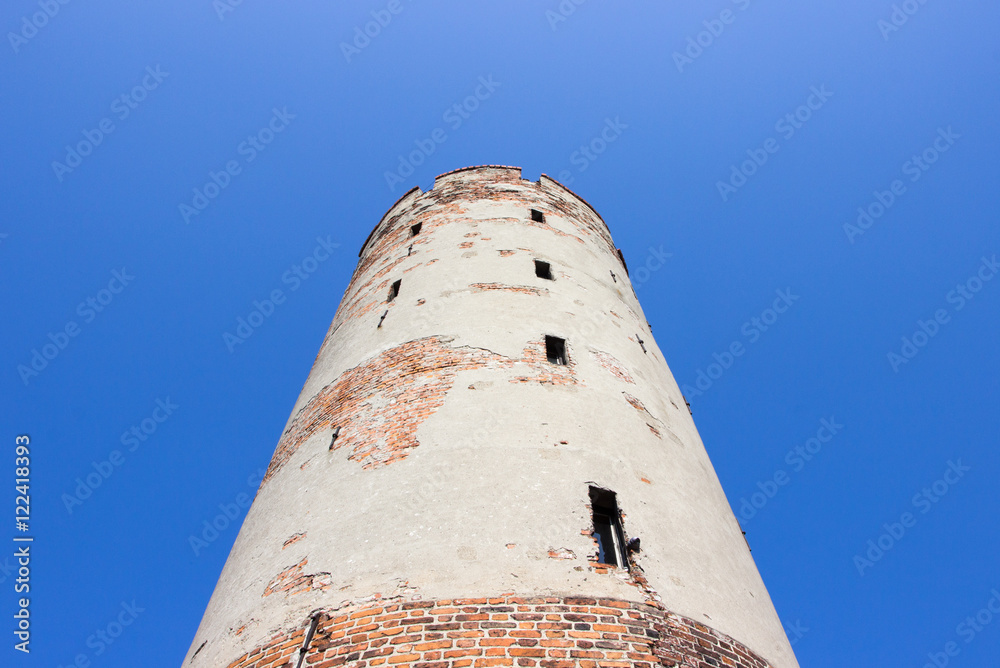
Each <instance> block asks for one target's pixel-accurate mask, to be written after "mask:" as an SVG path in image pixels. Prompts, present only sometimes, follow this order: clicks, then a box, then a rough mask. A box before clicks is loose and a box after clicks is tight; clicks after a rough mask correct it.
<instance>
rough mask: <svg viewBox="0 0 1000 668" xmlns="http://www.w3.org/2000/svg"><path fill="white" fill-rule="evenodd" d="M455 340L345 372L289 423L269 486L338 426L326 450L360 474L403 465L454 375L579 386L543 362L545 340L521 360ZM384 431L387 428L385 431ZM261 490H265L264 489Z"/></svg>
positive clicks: (415, 344) (417, 344) (428, 342)
mask: <svg viewBox="0 0 1000 668" xmlns="http://www.w3.org/2000/svg"><path fill="white" fill-rule="evenodd" d="M452 341H453V339H451V338H448V337H437V336H431V337H426V338H422V339H416V340H413V341H408V342H406V343H404V344H401V345H399V346H396V347H395V348H390V349H389V350H386V351H383V352H381V353H379V354H378V355H376V356H375V357H372V358H370V359H368V360H366V361H365V362H363V363H361V364H359V365H358V366H356V367H354V368H352V369H348V370H347V371H345V372H344V373H342V374H341V375H340V377H339V378H337V380H336V381H334V382H333V383H331V384H330V385H328V386H326V387H325V388H323V389H322V390H321V391H320V392H318V393H317V394H316V395H315V396H314V397H313V398H312V399H310V400H309V402H308V403H307V404H306V405H305V406H303V407H302V409H301V410H299V412H298V413H297V414H296V415H295V417H294V418H293V419H292V420H291V422H290V424H289V425H288V427H287V428H286V429H285V432H284V433H283V434H282V436H281V439H280V440H279V441H278V447H277V448H276V450H275V452H274V457H273V458H272V459H271V465H270V466H269V467H268V470H267V473H266V474H265V475H264V483H266V482H267V481H268V480H270V479H271V478H272V477H273V476H274V474H275V473H277V471H278V470H279V469H281V467H282V466H284V464H285V463H287V462H288V460H289V459H291V457H292V455H293V454H294V453H295V452H296V451H297V450H298V449H299V447H300V446H301V445H302V444H303V443H305V442H306V441H307V440H308V439H309V438H311V437H312V436H314V435H316V434H317V433H319V432H322V431H325V430H327V429H331V428H333V427H340V428H341V431H340V435H339V436H338V438H337V440H336V442H335V443H334V444H333V448H332V450H334V451H337V450H341V449H344V450H346V451H347V452H349V454H348V457H347V458H348V459H349V460H351V461H356V462H358V463H360V464H361V466H362V467H363V468H365V469H371V468H376V467H379V466H384V465H386V464H391V463H392V462H395V461H399V460H401V459H405V458H406V456H407V454H408V453H407V451H408V450H409V449H410V448H415V447H416V446H418V445H419V444H420V443H419V441H418V440H417V435H416V434H417V429H418V428H419V427H420V425H421V424H422V423H423V421H424V420H426V419H427V418H428V417H429V416H430V415H432V414H433V413H435V412H437V410H438V409H439V408H441V406H443V405H444V400H445V395H446V394H447V393H448V391H449V390H450V389H451V387H452V384H453V383H454V381H455V376H456V375H457V374H458V372H460V371H469V370H472V369H483V368H487V369H511V370H513V368H514V365H515V364H517V365H518V366H517V368H518V371H519V372H520V373H524V372H523V371H522V369H524V367H527V371H528V374H527V375H518V376H516V377H514V378H512V379H511V380H510V382H512V383H529V382H531V383H540V384H543V385H578V384H581V383H579V381H578V380H577V378H576V369H575V363H574V362H573V360H572V359H571V360H570V363H569V364H568V365H554V364H550V363H549V362H548V359H547V357H546V354H545V342H544V341H532V342H529V343H528V344H527V345H526V346H525V348H524V349H523V351H522V352H521V357H520V358H519V359H512V358H509V357H505V356H503V355H499V354H497V353H494V352H492V351H489V350H484V349H482V348H472V347H468V346H461V347H453V346H451V345H449V344H450V343H451V342H452ZM388 425H391V426H392V429H387V428H386V427H387V426H388ZM262 484H263V483H262Z"/></svg>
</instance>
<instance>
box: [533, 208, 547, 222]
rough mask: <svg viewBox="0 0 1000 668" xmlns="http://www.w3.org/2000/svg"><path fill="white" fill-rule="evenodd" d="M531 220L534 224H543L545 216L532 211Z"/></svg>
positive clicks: (534, 210)
mask: <svg viewBox="0 0 1000 668" xmlns="http://www.w3.org/2000/svg"><path fill="white" fill-rule="evenodd" d="M531 219H532V220H533V221H535V222H536V223H544V222H545V214H543V213H542V212H541V211H539V210H538V209H532V210H531Z"/></svg>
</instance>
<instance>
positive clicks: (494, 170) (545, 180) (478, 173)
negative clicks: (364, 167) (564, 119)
mask: <svg viewBox="0 0 1000 668" xmlns="http://www.w3.org/2000/svg"><path fill="white" fill-rule="evenodd" d="M475 183H479V184H480V185H481V186H482V187H484V188H486V189H487V190H485V191H482V192H480V193H479V194H480V195H483V194H488V193H489V190H488V189H489V188H490V186H491V185H494V186H496V188H502V186H503V184H519V185H524V184H529V183H530V184H534V185H536V186H538V187H539V189H541V190H543V191H548V192H550V193H551V194H552V195H553V196H556V197H558V196H561V197H564V198H572V199H575V200H577V201H578V202H580V203H581V204H583V205H584V206H586V207H587V209H589V211H590V214H591V215H593V217H594V218H596V219H597V220H598V221H600V222H601V224H602V225H603V226H604V228H605V230H606V232H607V234H608V238H609V240H610V235H611V230H610V228H608V224H607V223H606V222H605V221H604V218H602V217H601V214H599V213H597V209H595V208H594V207H593V206H591V204H590V202H588V201H587V200H585V199H584V198H583V197H581V196H580V195H578V194H577V193H575V192H573V191H572V190H571V189H569V188H568V187H567V186H565V185H563V184H562V183H560V182H559V181H557V180H556V179H554V178H552V177H551V176H549V175H548V174H545V173H544V172H543V173H542V175H541V176H540V177H539V178H538V180H537V181H532V180H530V179H524V178H521V168H520V167H511V166H509V165H472V166H469V167H459V168H458V169H453V170H451V171H450V172H445V173H443V174H438V175H437V176H436V177H435V178H434V185H433V187H432V188H431V190H429V191H427V192H425V191H424V190H422V189H421V188H420V186H413V187H412V188H410V189H409V190H407V191H406V192H405V193H403V195H402V196H401V197H400V198H399V199H398V200H396V203H395V204H393V205H392V206H391V207H389V210H388V211H386V212H385V214H384V215H383V216H382V218H381V220H379V222H378V223H377V224H376V225H375V227H374V228H373V229H372V231H371V233H369V235H368V238H367V239H365V243H364V244H362V246H361V250H359V251H358V257H361V256H363V255H364V253H365V249H366V248H368V245H369V243H370V242H371V241H372V240H373V239H374V238H375V237H376V234H377V233H378V232H379V229H380V228H382V226H383V224H384V223H385V222H386V221H387V220H392V219H394V218H396V217H398V216H400V215H402V214H403V212H405V211H406V210H408V209H410V208H411V207H415V206H418V205H419V203H420V202H421V200H422V198H423V196H424V195H426V194H427V193H433V192H435V191H440V190H441V189H445V188H449V187H460V186H461V185H463V184H464V185H467V186H471V185H472V184H475ZM475 194H476V193H474V192H473V191H472V190H469V191H468V192H467V193H466V195H467V196H474V195H475ZM497 194H500V193H499V192H498V193H497Z"/></svg>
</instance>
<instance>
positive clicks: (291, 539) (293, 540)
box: [281, 531, 306, 550]
mask: <svg viewBox="0 0 1000 668" xmlns="http://www.w3.org/2000/svg"><path fill="white" fill-rule="evenodd" d="M305 537H306V532H305V531H303V532H301V533H297V534H292V535H291V536H290V537H289V538H288V540H286V541H285V542H284V543H283V544H282V545H281V549H282V550H284V549H285V548H286V547H288V546H289V545H293V544H295V543H297V542H299V541H300V540H302V539H303V538H305Z"/></svg>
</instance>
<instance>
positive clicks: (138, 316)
mask: <svg viewBox="0 0 1000 668" xmlns="http://www.w3.org/2000/svg"><path fill="white" fill-rule="evenodd" d="M577 2H579V0H577ZM223 3H225V4H223ZM393 10H395V13H393ZM570 10H572V11H570ZM46 11H48V13H49V14H51V16H48V15H46V14H45V12H46ZM40 12H41V13H40ZM372 12H375V17H376V18H377V17H381V18H382V20H383V22H384V23H385V25H384V26H379V28H378V31H377V34H376V35H375V36H374V37H371V38H369V39H367V41H365V40H364V39H358V41H357V43H356V44H355V43H354V40H355V38H356V35H357V34H358V32H359V31H363V30H364V29H365V25H366V23H368V22H371V21H373V20H374V19H373V14H372ZM388 19H391V20H388ZM39 26H40V27H39ZM0 27H2V29H3V32H4V34H5V35H6V37H5V39H4V41H5V44H4V45H0V52H2V55H0V70H2V77H3V86H2V87H0V102H2V106H3V109H4V114H3V118H4V122H3V124H2V126H0V136H2V146H3V160H2V161H0V173H2V179H3V180H2V183H3V197H2V198H0V235H2V236H0V267H2V269H0V275H2V285H3V290H2V291H0V300H2V305H3V313H4V314H5V318H4V323H5V324H4V326H3V327H2V328H0V351H2V352H0V355H2V364H0V371H2V373H0V392H2V400H3V401H2V405H3V411H2V426H3V429H2V431H0V434H2V438H3V439H4V440H5V443H6V445H5V446H4V449H3V452H4V453H6V454H5V455H4V457H5V460H6V464H4V466H7V467H9V468H8V471H9V473H8V474H4V475H5V478H4V479H6V480H8V481H10V480H11V479H12V478H13V477H14V475H15V474H14V468H15V463H14V456H15V455H14V447H15V445H14V439H15V437H16V436H17V435H18V434H29V435H30V437H31V441H32V445H31V457H32V467H31V498H32V505H31V510H32V515H31V530H30V534H31V535H33V536H34V537H35V543H34V544H33V547H32V550H33V558H32V564H31V568H32V572H31V578H32V580H31V582H32V591H31V596H32V604H31V615H32V617H31V620H32V629H33V635H32V644H31V650H32V652H31V654H30V655H29V656H25V655H23V654H22V653H20V652H17V651H15V650H14V649H13V644H14V641H13V639H12V636H10V635H8V636H6V637H7V638H8V641H7V642H6V645H5V646H4V647H3V648H0V652H2V653H3V656H4V657H5V658H4V659H3V661H2V662H3V664H4V665H30V666H34V665H37V666H48V667H55V666H60V665H63V666H69V665H71V664H72V663H73V662H74V661H75V660H76V657H77V656H78V655H82V656H83V657H84V658H85V659H86V661H89V662H91V664H92V665H93V666H95V667H96V666H109V667H110V666H133V665H154V666H175V665H178V664H179V663H180V661H181V659H182V657H183V655H184V652H185V651H186V649H187V647H188V644H189V643H190V640H191V638H192V637H193V635H194V632H195V629H196V627H197V624H198V622H199V620H200V617H201V614H202V612H203V611H204V607H205V604H206V603H207V601H208V597H209V596H210V594H211V591H212V588H213V586H214V583H215V581H216V579H217V577H218V575H219V573H220V571H221V568H222V565H223V563H224V561H225V559H226V556H227V554H228V550H229V548H230V547H231V545H232V542H233V540H234V539H235V536H236V532H237V528H238V524H239V521H240V519H241V518H242V516H243V513H244V512H245V508H244V507H243V506H244V505H245V503H243V501H245V499H246V497H248V496H252V495H253V493H254V491H255V489H256V482H257V480H259V473H258V472H259V471H260V469H262V468H263V467H266V465H267V463H268V461H269V459H270V455H271V453H272V451H273V448H274V445H275V443H276V442H277V439H278V436H279V434H280V432H281V429H282V428H283V426H284V423H285V421H286V419H287V417H288V414H289V411H290V410H291V407H292V404H293V402H294V400H295V397H296V396H297V394H298V392H299V390H300V389H301V387H302V384H303V382H304V380H305V378H306V375H307V373H308V371H309V368H310V365H311V363H312V361H313V359H314V357H315V354H316V352H317V350H318V348H319V345H320V343H321V341H322V338H323V336H324V334H325V332H326V328H327V326H328V324H329V322H330V320H331V319H332V317H333V314H334V310H335V308H336V305H337V303H338V301H339V299H340V296H341V294H342V293H343V290H344V288H345V287H346V284H347V280H348V279H349V277H350V274H351V272H352V270H353V268H354V265H355V262H356V258H357V251H358V249H359V248H360V246H361V244H362V242H363V241H364V239H365V237H366V236H367V235H368V233H369V232H370V231H371V228H372V227H373V226H374V224H375V223H376V222H377V221H378V220H379V218H380V217H381V216H382V214H383V213H384V212H385V210H386V209H388V208H389V206H391V204H392V203H393V202H394V201H395V200H396V199H397V198H398V197H399V196H400V195H401V194H402V193H403V192H405V190H407V189H408V188H410V187H412V186H414V185H419V186H421V187H423V188H425V189H426V188H429V187H430V185H431V184H432V183H433V178H434V176H435V175H436V174H439V173H442V172H445V171H449V170H451V169H455V168H458V167H462V166H467V165H474V164H507V165H519V166H521V167H523V170H524V172H523V175H524V176H525V177H526V178H531V179H537V178H538V175H539V174H541V173H543V172H544V173H547V174H549V175H551V176H554V177H556V178H561V179H562V180H563V181H564V182H565V183H566V184H567V185H569V186H570V187H571V188H572V189H573V190H575V191H576V192H577V193H579V194H580V195H581V196H582V197H584V198H586V199H587V200H588V201H589V202H590V203H591V204H593V205H594V207H595V208H596V209H597V210H598V211H599V212H600V213H601V214H602V216H603V217H604V219H605V220H606V221H607V222H608V225H609V227H610V228H611V231H612V234H613V235H614V238H615V240H616V242H617V243H618V245H619V246H621V248H622V249H623V251H624V253H625V257H626V259H627V260H628V262H629V266H630V269H631V270H632V278H633V281H634V282H635V283H636V284H638V294H639V298H640V301H641V303H642V306H643V308H644V310H645V313H646V315H647V317H648V319H649V322H650V324H651V325H652V327H653V330H654V333H655V336H656V339H657V342H658V344H659V345H660V347H661V348H662V350H663V352H664V354H665V356H666V358H667V360H668V362H669V364H670V366H671V368H672V370H673V372H674V375H675V377H676V378H677V380H678V382H679V383H681V384H682V385H684V386H688V387H689V388H690V389H689V390H688V392H687V394H688V399H689V401H690V402H691V405H692V408H693V411H694V417H695V420H696V423H697V425H698V428H699V430H700V432H701V434H702V437H703V439H704V441H705V443H706V447H707V448H708V450H709V453H710V455H711V456H712V459H713V462H714V464H715V467H716V469H717V471H718V473H719V477H720V479H721V481H722V484H723V487H724V488H725V491H726V494H727V495H728V497H729V500H730V503H731V504H732V506H733V508H734V511H735V512H737V514H738V515H739V516H741V522H742V523H743V527H744V529H745V530H746V531H747V538H748V540H749V543H750V545H751V547H752V548H753V554H754V557H755V559H756V562H757V565H758V567H759V568H760V570H761V573H762V575H763V577H764V580H765V583H766V584H767V586H768V588H769V591H770V593H771V596H772V599H773V600H774V603H775V606H776V608H777V610H778V613H779V615H780V616H781V618H782V620H783V621H784V622H785V624H786V625H787V627H788V628H789V629H790V638H791V640H793V641H794V649H795V651H796V653H797V655H798V657H799V659H800V662H801V663H802V665H803V666H840V665H843V664H844V663H845V662H849V663H850V664H851V665H859V666H923V665H925V664H926V663H927V662H928V661H931V660H932V657H935V656H936V657H937V658H938V659H939V660H942V659H941V657H942V656H944V657H945V658H946V659H947V661H948V665H954V666H989V665H994V664H995V661H996V657H997V656H998V655H1000V619H993V618H992V617H993V615H992V613H989V614H988V615H987V614H983V613H982V612H981V611H983V610H984V609H987V610H988V608H987V606H988V604H989V603H990V602H991V601H993V602H994V606H997V605H998V604H1000V600H997V599H995V598H993V597H994V596H995V594H994V593H993V592H994V590H998V589H1000V569H998V568H997V552H998V548H1000V540H998V536H997V522H996V517H995V513H996V510H997V506H998V504H997V496H996V484H995V481H996V479H997V477H998V474H1000V456H998V455H997V441H998V429H997V415H998V411H997V406H998V399H1000V393H998V384H997V380H996V379H997V377H998V373H1000V355H998V353H997V349H996V342H997V340H998V334H1000V317H998V313H1000V311H998V304H1000V279H996V277H995V276H993V275H992V273H995V272H996V271H997V270H996V268H994V267H993V265H994V263H995V259H994V258H996V256H997V254H998V253H1000V234H998V228H997V214H996V206H995V200H996V192H997V186H996V184H997V181H998V177H1000V167H998V164H1000V163H998V161H997V157H996V156H997V155H998V154H1000V146H998V143H1000V142H998V139H1000V132H998V125H997V120H996V118H997V112H998V103H1000V95H998V93H1000V83H998V82H1000V76H998V75H1000V42H998V39H997V34H998V30H997V28H998V27H1000V8H998V7H997V5H996V4H995V3H988V2H985V1H982V0H972V1H970V2H965V3H960V4H958V5H956V4H954V3H952V4H948V3H944V2H941V1H940V0H927V1H926V2H923V3H920V2H917V1H916V0H909V1H908V2H901V3H896V4H895V5H894V4H893V2H891V1H890V0H886V1H885V2H879V1H867V2H860V1H858V0H847V1H841V2H833V1H831V0H820V1H817V2H810V3H791V2H782V1H779V0H776V1H772V2H765V1H764V0H737V1H736V2H732V1H730V0H713V1H712V2H705V3H696V4H695V3H688V4H682V3H665V4H662V5H656V6H650V5H647V4H633V3H610V2H600V1H599V0H587V1H585V2H580V3H579V4H576V3H575V2H573V1H572V0H565V1H564V2H562V3H561V5H560V3H559V2H558V1H557V0H551V1H549V2H530V3H529V2H520V1H511V2H505V3H498V4H494V3H458V2H441V3H435V4H433V5H432V4H430V3H419V2H412V1H411V0H399V2H398V3H390V2H388V1H383V0H375V1H365V2H359V3H350V4H348V5H337V6H333V5H331V4H330V3H319V2H289V3H281V4H280V5H277V4H274V3H272V4H271V5H265V4H264V3H259V2H253V1H250V0H247V1H245V2H242V3H240V4H238V5H235V6H232V5H230V4H228V0H219V1H218V2H215V3H214V4H213V2H212V1H211V0H198V1H197V2H192V3H163V2H154V3H127V2H122V1H118V2H111V1H105V2H91V3H83V2H68V3H67V4H59V3H58V2H57V1H56V0H42V1H41V2H38V1H37V0H36V1H28V0H15V1H13V2H10V3H7V4H6V5H5V7H4V9H3V10H0ZM369 30H371V32H373V33H375V32H376V30H375V29H374V28H369ZM699 42H700V44H699ZM345 44H347V45H351V46H350V47H345V46H344V45H345ZM484 81H485V82H486V83H483V82H484ZM477 91H478V94H479V97H478V99H477V98H476V97H475V96H476V94H477ZM469 96H473V100H472V101H469V99H468V98H469ZM456 104H458V105H465V107H464V108H463V109H462V112H461V113H460V112H459V111H455V110H454V105H456ZM449 110H452V111H450V112H449ZM789 115H790V117H789ZM610 127H614V128H615V129H614V131H613V132H610V131H609V132H606V133H605V138H607V137H610V136H614V139H613V141H610V142H607V143H604V144H602V142H601V141H597V140H598V139H599V138H601V134H602V132H603V131H604V130H605V128H610ZM250 138H253V139H252V140H251V139H250ZM255 143H256V146H255ZM414 151H417V152H418V153H417V154H415V156H416V157H415V158H413V159H412V160H411V154H413V152H414ZM598 151H600V152H598ZM588 152H589V155H588ZM401 161H402V162H405V163H406V164H401ZM417 162H419V164H416V165H414V164H412V163H417ZM57 163H58V164H57ZM410 167H412V173H410ZM387 173H388V174H395V176H387ZM213 175H214V176H213ZM399 181H401V182H399ZM196 191H197V192H196ZM202 197H203V198H204V199H199V198H202ZM185 207H190V208H185ZM859 208H860V209H861V210H862V211H863V212H866V213H867V216H870V218H868V217H863V216H862V214H861V213H859ZM192 211H197V213H192ZM859 217H861V222H860V224H859V222H858V221H859ZM664 254H670V255H669V257H668V258H666V259H665V260H664V259H662V256H663V255H664ZM321 256H322V257H324V258H325V259H323V260H322V261H319V260H317V261H316V262H315V263H314V262H310V261H306V262H303V261H304V260H305V259H306V258H308V257H313V258H319V257H321ZM643 267H647V269H646V270H645V271H643V270H642V269H641V268H643ZM650 269H653V270H652V271H650ZM987 276H988V278H987ZM993 279H996V280H993ZM293 286H294V289H293ZM276 289H281V290H283V294H284V296H285V300H284V301H283V302H282V303H281V304H279V305H276V306H275V308H274V311H273V313H271V314H270V315H269V316H268V317H267V318H265V319H264V320H263V322H262V323H260V325H259V326H258V327H256V328H254V329H252V334H251V335H250V336H249V337H246V338H245V340H243V341H242V342H239V343H235V344H234V343H232V340H231V339H229V340H228V344H227V339H226V338H225V337H224V335H225V334H226V333H227V332H228V333H234V332H236V330H237V326H238V323H239V319H240V318H244V319H246V318H248V317H249V314H250V313H251V311H253V309H254V301H255V300H257V301H260V300H263V299H266V298H267V297H268V295H269V294H270V293H271V292H272V291H273V290H276ZM779 292H780V294H779ZM782 295H783V296H782ZM88 300H91V301H89V302H88ZM776 300H778V301H777V302H776ZM775 306H778V307H779V308H780V309H783V312H781V313H778V312H777V310H775V311H769V309H772V308H774V307H775ZM755 318H756V319H757V320H756V321H755V320H754V319H755ZM904 339H905V341H904ZM734 344H736V346H735V350H742V353H741V354H740V355H739V356H734V357H733V358H732V359H731V360H730V359H729V358H728V357H727V353H728V352H729V351H730V350H733V349H734V348H733V346H734ZM46 346H48V347H47V348H46ZM34 351H38V356H36V355H35V352H34ZM890 354H893V355H896V357H892V356H891V355H890ZM33 358H34V360H33ZM717 360H719V361H717ZM900 360H905V361H900ZM33 364H34V366H32V365H33ZM713 364H718V366H712V365H713ZM724 366H725V367H727V368H724ZM701 373H703V374H704V376H701ZM699 379H701V388H700V389H699V387H698V381H699ZM824 421H825V422H824ZM133 429H134V430H135V431H132V430H133ZM810 439H814V440H812V441H810ZM821 439H823V440H821ZM797 449H798V450H797ZM115 451H118V452H119V454H118V455H117V456H116V455H114V452H115ZM807 457H808V459H807ZM112 458H113V459H114V460H115V461H114V462H111V461H110V459H112ZM109 466H110V467H111V468H110V469H109V468H108V467H109ZM101 470H103V471H105V472H109V474H108V475H107V476H104V475H101V474H100V473H99V471H101ZM95 471H98V473H95ZM91 474H94V475H96V478H94V477H92V479H94V480H96V479H98V478H99V479H100V485H99V486H97V487H96V488H94V489H89V487H88V489H83V490H78V489H77V488H78V487H79V483H78V482H77V479H78V478H79V479H80V480H82V481H84V482H86V479H87V476H88V475H91ZM776 480H777V481H783V482H775V481H776ZM925 490H926V491H925ZM87 491H89V492H90V495H89V496H87V497H86V498H81V497H83V496H84V495H85V493H86V492H87ZM755 493H757V496H756V497H755V496H754V494H755ZM69 495H73V497H75V498H76V502H67V501H66V499H67V498H69ZM244 495H245V496H244ZM0 497H2V499H3V503H4V504H6V507H7V508H13V506H14V503H15V501H14V490H13V489H12V485H10V484H8V485H7V486H6V487H5V489H4V490H3V493H2V494H0ZM744 501H745V502H746V504H749V505H745V506H744V503H743V502H744ZM741 508H743V510H741ZM225 511H228V512H230V514H231V515H233V520H232V521H231V522H229V523H228V524H229V526H226V527H225V528H224V529H222V530H220V531H218V532H217V535H216V536H215V538H214V539H212V540H211V541H205V544H204V545H200V544H199V545H197V546H196V547H192V544H191V541H190V537H191V536H192V535H201V533H202V531H203V529H204V522H206V521H209V522H210V521H212V520H213V519H216V518H217V517H218V516H219V515H220V514H222V513H224V512H225ZM10 521H11V522H12V524H11V525H10V526H9V527H8V528H7V530H6V531H7V535H8V538H3V539H2V540H5V541H8V545H9V547H8V548H4V549H3V550H2V551H0V555H8V554H10V555H12V554H13V551H14V547H13V545H14V543H13V542H9V541H10V538H11V537H13V535H14V534H15V533H17V532H16V531H15V529H14V528H13V519H12V518H11V520H10ZM219 524H220V525H225V524H227V522H226V521H220V522H219ZM894 534H895V535H894ZM210 535H211V534H210ZM869 541H872V543H871V544H869ZM880 542H881V545H882V547H879V543H880ZM873 545H874V549H873V547H872V546H873ZM196 552H197V554H196ZM5 559H6V557H3V556H0V579H2V580H3V582H0V591H2V592H3V593H2V595H0V605H2V606H3V610H2V614H3V615H4V616H5V618H6V619H8V620H10V617H9V616H7V615H9V614H10V615H12V614H13V613H14V611H15V610H16V607H15V606H16V605H17V604H16V601H15V599H16V596H15V594H14V591H13V586H14V578H15V577H16V576H15V575H14V574H13V573H12V572H10V566H9V565H8V564H9V562H6V561H5ZM977 614H978V615H979V621H978V622H976V621H975V618H976V616H977ZM119 616H123V617H122V618H123V619H128V620H130V623H129V625H128V626H127V627H125V628H124V630H123V632H122V633H121V635H120V636H119V637H117V638H115V639H113V642H110V643H106V642H104V641H103V640H101V639H100V636H99V635H98V631H99V630H103V631H104V632H105V633H106V631H107V628H108V625H109V623H112V622H114V621H115V620H116V619H118V618H119ZM987 616H989V617H990V621H989V622H987V623H983V620H985V619H986V618H987ZM970 617H971V618H972V619H973V623H972V624H969V623H968V622H966V620H967V618H970ZM7 626H11V623H10V622H9V621H8V623H7ZM976 629H978V630H976ZM112 630H115V629H112ZM949 643H953V644H952V645H949ZM949 649H950V650H951V653H952V655H951V656H947V655H946V654H942V653H945V652H946V651H947V650H949ZM939 665H940V664H939Z"/></svg>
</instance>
